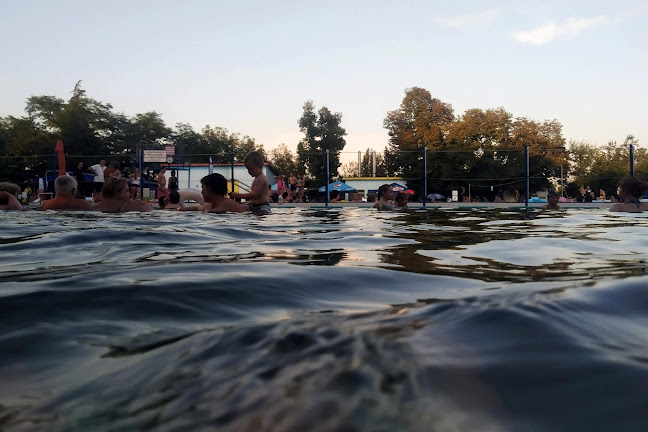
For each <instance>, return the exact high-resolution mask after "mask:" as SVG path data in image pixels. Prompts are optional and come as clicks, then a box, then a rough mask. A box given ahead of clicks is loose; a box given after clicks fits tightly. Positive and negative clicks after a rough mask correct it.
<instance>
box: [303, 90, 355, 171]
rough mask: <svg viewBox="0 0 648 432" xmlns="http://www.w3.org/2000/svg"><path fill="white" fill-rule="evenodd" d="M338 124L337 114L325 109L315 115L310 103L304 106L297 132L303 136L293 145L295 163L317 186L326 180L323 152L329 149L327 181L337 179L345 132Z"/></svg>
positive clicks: (340, 121)
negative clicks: (304, 169) (316, 181)
mask: <svg viewBox="0 0 648 432" xmlns="http://www.w3.org/2000/svg"><path fill="white" fill-rule="evenodd" d="M341 123H342V114H341V113H332V112H331V111H329V109H328V108H326V107H322V108H320V110H319V111H318V112H317V114H316V113H315V105H314V104H313V101H307V102H306V103H305V104H304V112H303V114H302V116H301V118H300V119H299V130H300V131H301V132H303V133H304V135H305V136H304V139H303V140H302V141H301V142H300V143H299V145H298V146H297V154H298V160H299V163H300V165H302V164H303V166H304V167H306V174H307V175H309V176H310V177H313V178H315V179H317V180H318V181H319V182H320V183H321V182H322V181H323V180H324V179H325V178H326V154H325V152H326V150H329V178H330V179H333V178H336V177H337V176H338V168H339V167H340V153H339V152H340V151H341V150H342V149H344V146H345V145H346V141H345V140H344V136H345V135H346V131H345V130H344V128H342V126H341V125H340V124H341Z"/></svg>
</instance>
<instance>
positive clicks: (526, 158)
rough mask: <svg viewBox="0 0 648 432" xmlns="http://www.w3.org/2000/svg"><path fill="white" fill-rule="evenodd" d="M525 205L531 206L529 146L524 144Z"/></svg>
mask: <svg viewBox="0 0 648 432" xmlns="http://www.w3.org/2000/svg"><path fill="white" fill-rule="evenodd" d="M524 183H525V185H526V186H525V188H524V206H525V207H526V208H527V209H528V208H529V146H528V145H527V144H525V145H524Z"/></svg>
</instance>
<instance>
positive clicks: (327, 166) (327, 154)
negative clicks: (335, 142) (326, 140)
mask: <svg viewBox="0 0 648 432" xmlns="http://www.w3.org/2000/svg"><path fill="white" fill-rule="evenodd" d="M325 165H326V184H325V185H324V197H325V200H326V201H325V202H326V207H328V204H329V190H328V187H329V151H328V149H326V164H325Z"/></svg>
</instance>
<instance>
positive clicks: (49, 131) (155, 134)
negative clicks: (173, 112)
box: [0, 81, 265, 182]
mask: <svg viewBox="0 0 648 432" xmlns="http://www.w3.org/2000/svg"><path fill="white" fill-rule="evenodd" d="M25 110H26V112H27V116H26V117H23V118H15V117H12V116H8V117H6V118H0V155H2V157H0V176H1V177H2V178H3V179H9V180H13V181H18V182H21V181H25V180H33V177H35V176H37V175H39V176H42V175H43V173H44V172H45V170H46V169H51V168H52V166H51V163H52V162H51V158H50V156H49V155H53V153H54V146H55V144H56V141H57V140H59V139H61V140H63V144H64V147H65V152H66V154H67V155H68V164H69V165H70V166H72V165H73V164H76V162H78V161H79V160H82V161H84V162H85V163H86V166H88V165H90V164H92V163H95V162H98V161H99V159H100V158H105V159H108V156H110V159H113V160H115V161H118V162H123V163H126V164H128V163H130V160H131V158H130V156H131V155H132V154H133V153H134V151H135V148H136V146H137V145H138V144H140V143H142V144H143V145H144V148H146V149H161V148H163V146H165V145H174V144H175V145H176V147H177V148H176V151H177V154H178V155H179V156H180V157H181V159H182V160H183V161H186V162H207V160H208V157H209V155H213V156H214V161H215V162H223V163H229V162H230V161H231V154H232V152H234V158H235V161H236V162H242V161H243V160H244V158H245V156H246V155H247V154H248V153H249V152H250V151H252V150H257V151H260V152H261V153H262V154H264V156H265V151H264V149H263V145H259V144H256V142H255V141H254V139H253V138H250V137H249V136H247V135H245V136H243V137H242V138H241V137H240V136H239V134H231V133H229V132H228V131H227V129H224V128H218V127H216V128H212V127H210V126H209V125H208V126H205V128H204V129H203V130H202V133H198V132H196V131H194V130H193V128H192V127H191V126H190V125H189V124H186V123H178V124H177V125H176V127H175V130H172V129H171V128H169V127H168V126H167V125H166V124H165V122H164V120H163V119H162V116H161V115H160V114H159V113H157V112H155V111H150V112H146V113H140V114H136V115H135V116H134V117H128V116H126V115H124V114H121V113H115V112H113V108H112V106H111V105H110V104H106V103H102V102H98V101H96V100H94V99H92V98H89V97H88V96H87V95H86V92H85V90H83V89H82V88H81V82H80V81H79V82H77V84H76V85H75V86H74V90H73V91H72V95H71V97H70V99H69V100H68V101H64V100H63V99H61V98H57V97H55V96H32V97H30V98H29V99H28V100H27V104H26V107H25ZM190 154H202V155H203V156H189V155H190ZM18 155H20V156H22V157H12V156H18ZM30 155H41V156H39V157H25V156H30ZM185 155H187V156H186V157H185Z"/></svg>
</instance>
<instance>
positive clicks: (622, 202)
mask: <svg viewBox="0 0 648 432" xmlns="http://www.w3.org/2000/svg"><path fill="white" fill-rule="evenodd" d="M647 190H648V183H646V182H645V181H641V180H639V179H638V178H637V177H626V178H624V179H621V181H620V182H619V203H617V204H614V205H613V206H612V207H610V211H613V212H626V213H641V212H642V211H644V210H648V203H642V202H641V201H639V199H640V198H641V197H642V196H643V194H644V193H645V192H646V191H647Z"/></svg>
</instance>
